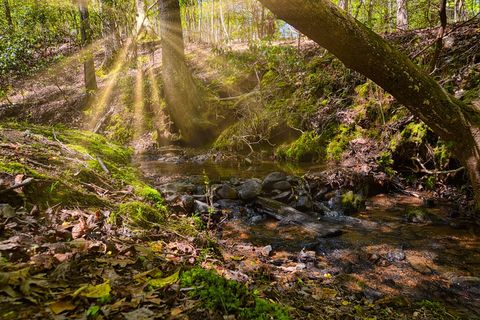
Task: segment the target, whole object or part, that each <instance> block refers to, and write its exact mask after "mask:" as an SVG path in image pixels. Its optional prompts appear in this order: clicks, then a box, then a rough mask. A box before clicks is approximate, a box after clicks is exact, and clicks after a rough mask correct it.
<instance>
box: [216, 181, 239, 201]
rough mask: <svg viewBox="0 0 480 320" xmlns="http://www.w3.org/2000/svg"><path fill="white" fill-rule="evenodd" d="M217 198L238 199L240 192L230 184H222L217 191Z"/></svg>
mask: <svg viewBox="0 0 480 320" xmlns="http://www.w3.org/2000/svg"><path fill="white" fill-rule="evenodd" d="M215 196H216V197H217V198H218V199H237V198H238V192H237V190H235V188H233V187H231V186H229V185H228V184H222V185H221V186H219V187H218V188H216V189H215Z"/></svg>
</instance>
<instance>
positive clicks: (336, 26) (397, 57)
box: [260, 0, 480, 206]
mask: <svg viewBox="0 0 480 320" xmlns="http://www.w3.org/2000/svg"><path fill="white" fill-rule="evenodd" d="M260 2H262V3H263V4H264V5H265V6H266V7H267V8H269V9H270V10H271V11H272V12H273V13H275V14H276V15H277V16H278V17H279V18H281V19H283V20H285V21H286V22H288V23H289V24H291V25H292V26H294V27H295V28H297V29H298V30H300V31H301V32H302V33H303V34H305V35H306V36H308V37H309V38H311V39H312V40H314V41H315V42H317V43H318V44H320V45H321V46H323V47H325V48H326V49H327V50H329V51H330V52H331V53H333V54H334V55H336V56H337V58H339V59H340V60H341V61H342V62H343V63H344V64H345V65H346V66H347V67H349V68H351V69H354V70H356V71H358V72H360V73H362V74H364V75H365V76H367V77H368V78H370V79H371V80H373V81H374V82H375V83H376V84H378V85H379V86H380V87H382V88H383V89H385V90H386V91H387V92H389V93H390V94H392V95H393V96H394V97H395V98H396V99H397V100H398V101H399V102H400V103H402V104H403V105H405V106H406V107H407V108H408V109H409V110H410V111H411V112H412V113H413V114H414V115H415V116H417V117H418V118H420V119H421V120H422V121H424V122H425V123H426V124H427V125H428V126H429V127H430V128H431V129H432V130H433V131H434V132H435V133H436V134H437V135H439V136H440V137H441V138H442V139H443V140H444V141H449V142H451V143H452V144H453V147H452V151H453V152H454V154H455V156H456V157H457V158H458V159H459V160H460V161H461V162H462V164H463V165H464V166H465V168H466V170H467V172H468V175H469V177H470V181H471V183H472V186H473V189H474V192H475V200H476V202H477V206H478V205H480V112H479V110H478V109H477V108H475V107H474V106H473V105H470V104H468V105H467V104H464V103H462V102H461V101H459V100H457V99H455V98H454V97H453V96H451V95H450V94H448V93H447V92H446V91H445V90H444V89H443V88H442V87H441V86H440V85H439V84H438V83H437V82H436V81H435V80H433V78H432V77H430V76H429V75H427V74H426V73H425V72H424V71H423V70H421V69H420V68H418V67H417V66H416V65H415V64H414V63H413V62H412V61H411V60H409V59H408V58H407V57H406V56H405V55H404V54H402V53H401V52H400V51H398V50H397V49H395V48H394V47H393V46H391V45H390V44H388V43H387V42H386V41H385V40H383V39H382V38H381V37H380V36H379V35H377V34H376V33H374V32H373V31H371V30H370V29H368V28H367V27H366V26H364V25H363V24H362V23H360V22H359V21H357V20H355V19H354V18H353V17H351V16H349V15H347V14H346V13H345V12H344V11H342V10H340V9H339V8H338V7H337V6H335V5H334V4H332V3H331V2H330V0H260Z"/></svg>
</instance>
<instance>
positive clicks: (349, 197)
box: [341, 191, 366, 214]
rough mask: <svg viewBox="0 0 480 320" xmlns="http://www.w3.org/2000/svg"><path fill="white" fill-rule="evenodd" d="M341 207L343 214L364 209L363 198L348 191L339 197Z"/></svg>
mask: <svg viewBox="0 0 480 320" xmlns="http://www.w3.org/2000/svg"><path fill="white" fill-rule="evenodd" d="M341 204H342V208H343V210H344V211H345V214H352V213H355V212H358V211H362V210H365V208H366V206H365V198H364V197H363V196H361V195H359V194H356V193H354V192H353V191H348V192H346V193H344V194H342V197H341Z"/></svg>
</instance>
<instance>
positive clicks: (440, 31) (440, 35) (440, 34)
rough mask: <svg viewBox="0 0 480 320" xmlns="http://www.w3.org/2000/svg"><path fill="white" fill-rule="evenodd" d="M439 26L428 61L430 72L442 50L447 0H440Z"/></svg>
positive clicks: (435, 65) (433, 68) (445, 26)
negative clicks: (429, 60)
mask: <svg viewBox="0 0 480 320" xmlns="http://www.w3.org/2000/svg"><path fill="white" fill-rule="evenodd" d="M439 15H440V28H439V29H438V33H437V39H436V40H435V52H434V53H433V58H432V61H431V62H430V72H432V71H433V70H435V68H436V67H437V61H438V57H439V56H440V52H442V47H443V36H444V35H445V29H446V28H447V0H440V11H439Z"/></svg>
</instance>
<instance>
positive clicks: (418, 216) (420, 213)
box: [405, 207, 430, 222]
mask: <svg viewBox="0 0 480 320" xmlns="http://www.w3.org/2000/svg"><path fill="white" fill-rule="evenodd" d="M405 215H406V218H407V220H408V221H410V222H426V221H428V220H430V213H429V212H428V210H426V209H425V208H422V207H408V208H407V209H406V212H405Z"/></svg>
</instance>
